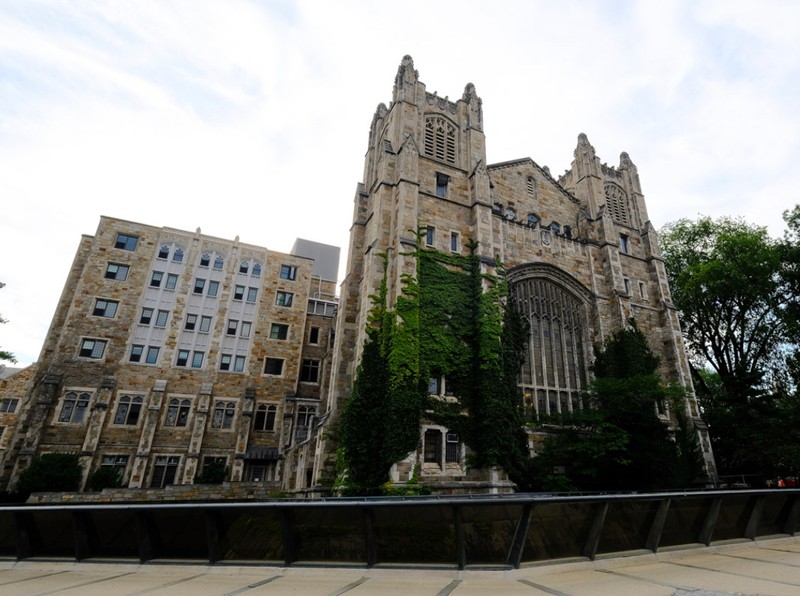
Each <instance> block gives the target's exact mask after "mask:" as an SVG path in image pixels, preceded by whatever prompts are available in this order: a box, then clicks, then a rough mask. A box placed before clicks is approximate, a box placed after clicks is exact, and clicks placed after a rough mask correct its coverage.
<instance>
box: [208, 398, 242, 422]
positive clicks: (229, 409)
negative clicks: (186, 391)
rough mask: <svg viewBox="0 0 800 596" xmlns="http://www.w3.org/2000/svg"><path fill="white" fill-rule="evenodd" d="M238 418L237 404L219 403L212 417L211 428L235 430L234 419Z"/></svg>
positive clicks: (229, 402) (215, 405)
mask: <svg viewBox="0 0 800 596" xmlns="http://www.w3.org/2000/svg"><path fill="white" fill-rule="evenodd" d="M235 416H236V404H235V403H234V402H232V401H228V402H225V401H218V402H216V403H215V404H214V411H213V413H212V416H211V428H219V429H228V428H233V419H234V417H235Z"/></svg>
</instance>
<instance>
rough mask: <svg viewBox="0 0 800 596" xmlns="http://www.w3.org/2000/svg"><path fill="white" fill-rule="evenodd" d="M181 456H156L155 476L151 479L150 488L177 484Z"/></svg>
mask: <svg viewBox="0 0 800 596" xmlns="http://www.w3.org/2000/svg"><path fill="white" fill-rule="evenodd" d="M180 461H181V458H180V457H178V456H177V455H164V456H159V457H156V460H155V462H154V464H153V477H152V478H151V479H150V488H164V487H165V486H169V485H171V484H175V476H176V475H177V474H178V464H179V463H180Z"/></svg>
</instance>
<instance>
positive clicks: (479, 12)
mask: <svg viewBox="0 0 800 596" xmlns="http://www.w3.org/2000/svg"><path fill="white" fill-rule="evenodd" d="M798 10H800V8H798V6H796V5H795V3H793V2H768V3H759V4H758V5H755V4H752V3H749V2H748V3H745V2H738V1H730V0H726V1H724V2H723V1H704V2H699V3H695V2H688V1H682V2H670V3H655V2H645V1H640V2H613V1H608V2H603V1H600V0H596V1H588V0H587V1H578V0H572V1H566V2H559V3H553V2H545V1H534V2H521V1H520V2H512V1H507V2H497V3H494V4H492V5H491V7H490V6H489V5H488V4H487V3H485V2H478V1H471V0H470V1H462V2H457V3H456V2H439V3H430V2H423V1H421V0H411V1H409V2H406V3H404V4H403V5H402V6H399V5H396V4H387V3H367V2H359V1H357V0H342V1H340V2H335V3H334V2H327V1H318V0H317V1H315V0H299V1H297V2H290V1H288V0H286V1H284V2H262V1H255V0H254V1H247V0H228V1H226V2H211V1H203V2H200V1H195V0H183V1H174V2H172V1H171V2H160V1H155V0H151V1H135V2H133V1H127V2H125V1H106V2H95V3H92V4H84V3H67V2H61V1H57V0H51V1H42V2H30V1H28V2H23V1H18V2H14V1H9V2H6V3H4V4H3V5H0V164H2V166H1V167H0V196H2V197H3V206H4V208H3V217H2V218H0V251H1V252H2V254H3V255H4V257H3V260H2V262H0V280H2V281H5V282H6V283H7V284H8V285H7V287H6V288H4V289H3V290H2V291H0V313H2V314H3V315H4V316H6V317H7V318H9V319H10V320H11V322H10V323H9V324H8V325H3V326H2V327H0V346H3V347H4V348H6V349H10V350H13V351H16V352H17V353H18V355H20V356H21V359H22V360H23V361H25V362H29V361H31V360H34V359H35V358H36V356H37V354H38V351H39V348H40V346H41V341H42V339H43V336H44V333H45V330H46V327H47V325H48V323H49V320H50V317H51V315H52V312H53V310H54V309H55V305H56V302H57V300H58V296H59V294H60V291H61V286H62V282H63V280H64V279H65V277H66V275H67V272H68V270H69V266H70V263H71V260H72V256H73V254H74V250H75V248H76V247H77V244H78V241H79V238H80V234H82V233H88V234H91V233H93V232H94V229H95V227H96V225H97V221H98V217H99V216H100V215H101V214H104V215H113V216H118V217H123V218H128V219H133V220H136V221H142V222H145V223H150V224H153V225H168V226H172V227H178V228H183V229H194V228H196V227H198V226H199V227H201V228H202V230H203V231H204V232H205V233H209V234H213V235H217V236H221V237H228V238H230V237H233V236H236V235H239V236H241V238H242V240H243V241H245V242H251V243H255V244H262V245H266V246H268V247H270V248H272V249H275V250H288V249H289V248H290V247H291V244H292V241H293V240H294V238H295V237H296V236H304V237H307V238H312V239H316V240H319V241H322V242H327V243H331V244H337V245H340V246H342V247H343V249H346V246H347V234H348V230H349V225H350V217H351V214H352V198H353V193H354V191H355V187H356V183H357V182H358V181H359V180H360V178H361V175H362V169H363V155H364V152H365V150H366V139H367V133H368V131H369V123H370V120H371V118H372V114H373V112H374V110H375V107H376V106H377V104H378V103H380V102H384V103H388V102H389V101H390V99H391V91H392V84H393V80H394V75H395V72H396V69H397V66H398V64H399V62H400V59H401V58H402V56H403V55H404V54H411V55H412V56H413V57H414V60H415V65H416V68H417V69H418V70H419V72H420V78H421V80H422V81H424V82H425V83H426V84H427V85H428V90H429V91H434V90H435V91H438V92H439V94H440V95H443V96H444V95H449V96H450V97H451V98H457V97H460V96H461V94H462V92H463V89H464V86H465V84H466V83H467V82H473V83H474V84H475V85H476V88H477V91H478V94H479V95H480V96H481V97H482V99H483V102H484V103H483V107H484V116H485V122H486V127H485V128H486V134H487V151H488V153H489V155H488V157H489V160H490V161H502V160H507V159H514V158H518V157H524V156H530V157H532V158H533V159H534V160H536V161H537V162H538V163H540V164H542V165H549V166H550V167H551V168H552V171H553V173H554V174H555V175H557V174H558V173H560V172H561V171H563V170H564V169H566V168H567V167H569V165H570V161H571V159H572V151H573V149H574V148H575V144H576V137H577V135H578V133H579V132H586V133H587V134H588V135H589V139H590V140H591V141H592V143H593V144H594V146H595V147H596V149H597V152H598V154H599V155H600V156H601V158H602V159H603V160H604V161H608V162H609V163H616V162H617V159H618V156H619V153H620V152H621V151H623V150H624V151H628V152H629V153H630V154H631V157H632V158H633V160H634V162H635V163H636V164H637V165H638V167H639V172H640V175H641V178H642V184H643V186H644V190H645V193H646V196H647V199H648V207H649V210H650V215H651V217H652V219H653V221H654V223H655V224H656V225H657V226H660V225H662V224H664V223H666V222H667V221H669V220H673V219H676V218H678V217H693V216H695V215H696V214H697V213H707V214H711V215H722V214H731V215H736V214H742V215H744V216H745V217H747V218H749V219H750V220H751V221H754V222H756V223H761V224H769V225H771V226H772V231H773V233H774V234H777V233H779V231H780V230H781V225H780V212H781V211H782V210H783V209H787V208H790V207H791V206H792V205H793V204H794V202H796V201H797V199H796V194H794V193H795V191H794V189H795V188H797V186H798V182H800V180H798V176H800V175H798V174H795V173H794V169H793V167H792V166H793V164H794V163H796V160H797V158H798V153H799V152H800V148H799V147H798V142H797V141H796V139H798V138H800V135H798V133H799V132H800V130H798V129H799V128H800V116H798V114H797V110H796V97H797V96H798V91H800V89H798V86H799V85H800V83H799V82H798V81H800V77H798V76H797V75H798V74H799V73H798V69H800V48H799V47H798V45H799V44H800V41H798V39H800V38H798V36H797V35H796V31H795V29H796V24H797V22H800V19H799V18H798V16H800V15H798Z"/></svg>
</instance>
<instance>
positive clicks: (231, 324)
mask: <svg viewBox="0 0 800 596" xmlns="http://www.w3.org/2000/svg"><path fill="white" fill-rule="evenodd" d="M238 328H239V321H237V320H236V319H228V329H227V330H226V331H225V334H226V335H236V330H237V329H238Z"/></svg>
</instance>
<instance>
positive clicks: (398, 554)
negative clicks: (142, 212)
mask: <svg viewBox="0 0 800 596" xmlns="http://www.w3.org/2000/svg"><path fill="white" fill-rule="evenodd" d="M373 512H374V517H373V521H372V528H373V531H374V533H375V545H376V554H377V560H378V562H380V563H419V564H425V563H431V564H447V565H453V564H455V562H456V539H455V526H454V523H453V509H452V508H451V507H443V506H441V505H440V504H438V503H432V504H431V505H430V506H428V505H417V506H414V507H409V506H408V505H404V504H402V503H399V504H397V505H391V506H388V507H376V508H375V509H373Z"/></svg>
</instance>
